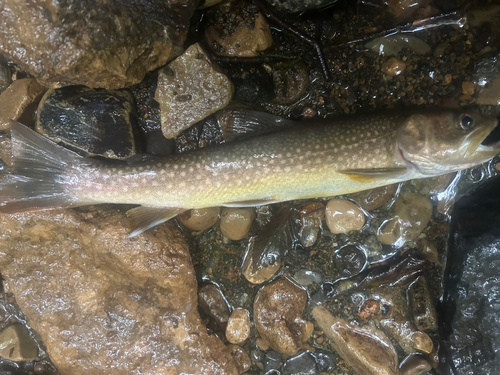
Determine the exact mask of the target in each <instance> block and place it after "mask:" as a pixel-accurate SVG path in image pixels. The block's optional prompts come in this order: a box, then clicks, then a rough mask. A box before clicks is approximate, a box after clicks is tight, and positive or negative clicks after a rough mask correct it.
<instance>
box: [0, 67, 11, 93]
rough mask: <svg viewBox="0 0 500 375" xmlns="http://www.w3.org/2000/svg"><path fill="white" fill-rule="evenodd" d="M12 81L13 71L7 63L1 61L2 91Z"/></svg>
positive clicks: (0, 82)
mask: <svg viewBox="0 0 500 375" xmlns="http://www.w3.org/2000/svg"><path fill="white" fill-rule="evenodd" d="M11 83H12V73H11V72H10V68H9V66H8V65H7V64H4V63H3V62H2V61H0V93H2V92H3V91H4V90H5V89H6V88H7V87H9V85H10V84H11Z"/></svg>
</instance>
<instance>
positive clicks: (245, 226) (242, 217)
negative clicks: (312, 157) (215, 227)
mask: <svg viewBox="0 0 500 375" xmlns="http://www.w3.org/2000/svg"><path fill="white" fill-rule="evenodd" d="M254 219H255V210H254V209H253V208H223V209H222V213H221V215H220V230H221V232H222V234H223V235H224V236H226V237H227V238H229V239H230V240H235V241H238V240H241V239H243V238H245V237H246V236H247V235H248V232H249V231H250V228H251V227H252V224H253V221H254Z"/></svg>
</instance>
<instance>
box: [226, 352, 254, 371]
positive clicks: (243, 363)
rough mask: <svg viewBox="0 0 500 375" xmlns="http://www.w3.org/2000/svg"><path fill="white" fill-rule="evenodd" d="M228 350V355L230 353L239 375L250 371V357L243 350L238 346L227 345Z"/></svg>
mask: <svg viewBox="0 0 500 375" xmlns="http://www.w3.org/2000/svg"><path fill="white" fill-rule="evenodd" d="M228 349H229V353H231V356H232V357H233V360H234V363H235V364H236V368H237V370H238V373H239V374H243V373H245V372H247V371H248V370H250V367H251V366H252V362H251V361H250V357H249V355H248V353H247V352H246V351H245V349H243V348H242V347H241V346H238V345H229V346H228Z"/></svg>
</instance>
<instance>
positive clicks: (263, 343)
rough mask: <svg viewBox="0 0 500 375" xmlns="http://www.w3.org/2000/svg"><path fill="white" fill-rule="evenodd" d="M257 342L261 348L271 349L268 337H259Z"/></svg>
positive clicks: (264, 349)
mask: <svg viewBox="0 0 500 375" xmlns="http://www.w3.org/2000/svg"><path fill="white" fill-rule="evenodd" d="M255 343H256V344H257V346H258V347H259V349H260V350H263V351H266V350H268V349H269V343H268V342H267V340H266V339H263V338H262V337H257V339H256V340H255Z"/></svg>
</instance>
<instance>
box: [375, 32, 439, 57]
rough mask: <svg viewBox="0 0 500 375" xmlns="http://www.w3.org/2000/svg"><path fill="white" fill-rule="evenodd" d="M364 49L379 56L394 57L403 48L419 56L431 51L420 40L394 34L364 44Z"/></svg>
mask: <svg viewBox="0 0 500 375" xmlns="http://www.w3.org/2000/svg"><path fill="white" fill-rule="evenodd" d="M365 47H366V48H368V49H370V50H372V51H373V52H375V53H378V54H379V55H385V56H395V55H397V54H398V53H399V52H400V51H401V50H402V49H403V48H408V49H411V50H412V51H414V52H416V53H420V54H426V53H429V52H430V51H431V47H429V45H428V44H427V43H425V42H424V41H422V39H419V38H417V37H414V36H411V35H404V34H396V35H390V36H385V37H381V38H375V39H373V40H371V41H369V42H368V43H366V44H365Z"/></svg>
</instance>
